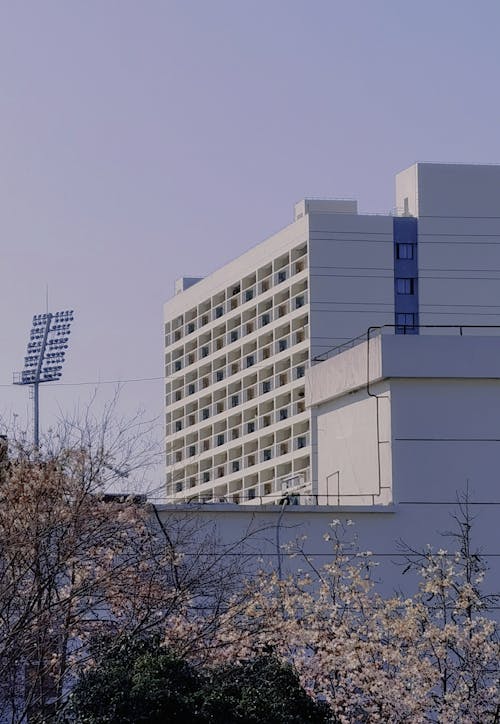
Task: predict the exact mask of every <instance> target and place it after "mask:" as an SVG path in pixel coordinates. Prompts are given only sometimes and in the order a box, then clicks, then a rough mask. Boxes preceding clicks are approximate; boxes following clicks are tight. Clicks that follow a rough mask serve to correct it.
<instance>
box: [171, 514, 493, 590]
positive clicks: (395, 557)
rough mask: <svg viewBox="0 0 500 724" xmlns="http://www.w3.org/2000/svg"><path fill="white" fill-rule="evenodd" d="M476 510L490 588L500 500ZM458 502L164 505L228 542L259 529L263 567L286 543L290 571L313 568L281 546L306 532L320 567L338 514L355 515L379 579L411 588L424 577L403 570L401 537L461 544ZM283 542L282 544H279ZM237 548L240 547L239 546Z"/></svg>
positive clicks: (284, 558)
mask: <svg viewBox="0 0 500 724" xmlns="http://www.w3.org/2000/svg"><path fill="white" fill-rule="evenodd" d="M471 510H472V512H473V514H474V515H475V516H476V520H475V524H474V526H473V529H472V540H473V545H474V546H475V547H478V548H480V549H481V553H482V556H483V558H484V560H485V561H486V563H487V564H488V565H489V566H490V572H489V574H488V576H487V579H486V582H485V585H486V587H487V588H488V590H495V591H496V590H498V588H499V585H498V581H500V555H499V554H500V546H499V539H498V535H497V530H498V515H499V513H500V504H499V503H495V504H492V503H489V504H488V503H485V502H484V501H483V502H480V501H478V500H476V501H474V500H473V501H472V504H471ZM457 512H458V509H457V506H456V503H455V501H452V502H451V503H446V504H442V505H436V504H429V503H428V502H426V501H421V502H417V503H414V504H403V503H401V504H396V505H394V506H387V507H385V508H384V507H375V508H373V507H372V508H369V509H366V508H365V509H362V508H357V509H350V508H348V507H342V506H340V507H337V506H334V507H325V506H320V507H315V506H286V507H285V508H284V510H282V508H281V506H277V505H269V506H263V507H260V508H259V507H253V508H250V507H242V506H236V505H234V506H233V505H204V506H196V505H193V504H191V505H189V506H164V507H163V508H162V509H161V513H160V514H161V516H162V518H163V520H164V521H166V522H168V520H169V518H170V517H171V516H173V515H177V516H181V517H182V516H186V515H187V516H188V517H189V519H190V520H193V521H199V523H200V526H202V532H203V530H205V531H206V530H207V527H208V528H210V527H214V528H215V529H216V532H217V535H218V537H219V539H220V541H221V542H225V543H231V544H234V543H236V542H237V541H240V540H241V539H242V538H243V537H245V536H247V535H248V533H251V534H252V535H251V537H250V538H249V539H248V540H247V543H246V546H245V548H246V550H247V552H248V551H251V553H252V556H253V560H254V567H255V569H259V568H260V569H262V568H264V569H266V570H269V569H274V570H276V569H277V567H278V552H277V551H278V550H279V551H280V555H281V563H282V568H283V573H284V574H286V573H287V571H290V570H296V569H297V568H303V569H304V568H305V567H306V566H305V565H304V560H303V558H301V557H299V558H292V557H291V555H290V554H289V553H287V551H286V550H285V548H282V547H281V546H286V544H287V543H290V542H293V541H295V540H297V539H299V538H300V537H301V536H304V535H305V536H306V540H305V541H301V543H302V545H303V546H304V551H305V553H306V554H307V555H308V556H310V558H311V560H312V562H313V563H314V565H315V566H321V565H323V564H325V563H327V562H328V560H329V559H330V557H331V546H330V545H329V544H328V543H326V542H325V541H324V540H323V535H324V534H325V533H328V532H331V529H330V527H329V524H330V523H331V521H332V520H334V519H338V520H341V521H343V522H344V523H345V522H347V521H348V520H351V521H353V523H354V525H353V526H352V527H351V526H349V527H347V529H346V530H347V532H348V534H349V535H350V536H352V537H354V536H356V538H357V539H358V544H359V547H360V550H370V551H372V553H373V558H374V560H376V561H377V562H378V563H379V567H378V568H377V569H376V578H377V579H378V580H379V581H380V585H381V590H382V591H383V592H385V593H389V594H390V593H392V592H393V591H395V590H397V591H402V592H403V593H404V594H406V593H408V594H410V593H412V592H414V590H415V586H416V583H417V581H416V580H415V579H414V578H412V577H411V576H410V575H408V574H407V575H402V572H403V570H404V569H405V567H406V565H405V556H404V554H403V552H402V550H401V547H400V544H401V542H404V543H406V544H407V545H409V546H411V547H412V548H415V549H417V550H423V549H424V548H425V546H426V545H427V544H430V545H433V546H434V547H435V549H436V550H437V549H438V548H445V549H447V550H450V551H451V550H453V542H452V541H451V540H450V539H449V538H446V537H443V536H442V535H441V534H442V533H446V532H447V531H450V530H451V529H453V527H454V524H453V519H452V517H451V516H452V515H453V514H455V513H457ZM278 543H279V546H280V547H279V548H278ZM234 550H235V551H236V550H237V549H234Z"/></svg>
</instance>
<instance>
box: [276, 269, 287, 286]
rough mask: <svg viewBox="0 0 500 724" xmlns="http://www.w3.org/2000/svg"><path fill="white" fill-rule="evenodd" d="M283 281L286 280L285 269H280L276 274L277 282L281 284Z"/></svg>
mask: <svg viewBox="0 0 500 724" xmlns="http://www.w3.org/2000/svg"><path fill="white" fill-rule="evenodd" d="M284 281H286V271H285V270H282V271H279V272H278V274H277V283H278V284H281V283H282V282H284Z"/></svg>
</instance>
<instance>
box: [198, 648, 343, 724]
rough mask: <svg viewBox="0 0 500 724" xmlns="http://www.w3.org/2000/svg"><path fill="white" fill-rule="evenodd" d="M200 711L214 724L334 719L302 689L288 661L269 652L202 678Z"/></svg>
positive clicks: (294, 723) (298, 723)
mask: <svg viewBox="0 0 500 724" xmlns="http://www.w3.org/2000/svg"><path fill="white" fill-rule="evenodd" d="M202 711H203V712H204V714H205V721H207V722H214V724H215V723H217V724H219V723H220V724H222V723H224V724H309V723H310V724H313V723H314V724H316V723H318V724H319V723H320V722H331V721H333V720H332V719H331V716H330V710H329V707H328V706H327V705H326V704H323V703H321V702H315V701H314V700H313V699H311V697H310V696H308V695H307V694H306V692H305V691H304V689H303V688H302V686H301V684H300V681H299V678H298V676H297V674H296V673H295V671H294V670H293V668H292V667H291V666H290V664H287V663H285V662H281V661H279V660H278V659H277V658H276V657H274V656H273V655H272V654H270V653H268V654H262V655H261V656H258V657H256V658H253V659H249V660H248V661H243V662H240V663H237V664H228V665H226V666H224V667H219V668H217V669H214V670H213V671H212V672H210V673H209V674H208V675H207V677H206V679H205V686H204V691H203V703H202Z"/></svg>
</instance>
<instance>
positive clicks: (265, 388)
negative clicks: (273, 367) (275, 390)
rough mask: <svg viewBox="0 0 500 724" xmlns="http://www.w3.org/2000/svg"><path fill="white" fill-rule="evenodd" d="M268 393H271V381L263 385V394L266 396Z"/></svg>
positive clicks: (266, 381)
mask: <svg viewBox="0 0 500 724" xmlns="http://www.w3.org/2000/svg"><path fill="white" fill-rule="evenodd" d="M266 392H271V382H270V381H269V380H265V381H264V382H263V383H262V394H263V395H265V394H266Z"/></svg>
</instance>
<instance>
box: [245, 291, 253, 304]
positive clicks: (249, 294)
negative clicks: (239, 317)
mask: <svg viewBox="0 0 500 724" xmlns="http://www.w3.org/2000/svg"><path fill="white" fill-rule="evenodd" d="M251 299H253V289H247V290H246V292H245V302H249V301H250V300H251Z"/></svg>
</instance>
